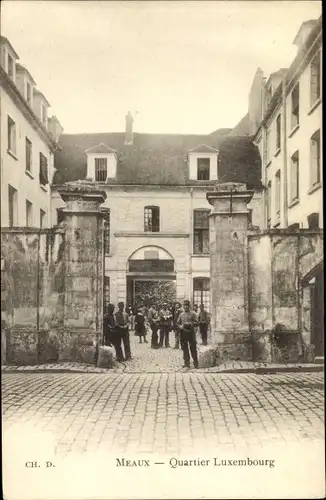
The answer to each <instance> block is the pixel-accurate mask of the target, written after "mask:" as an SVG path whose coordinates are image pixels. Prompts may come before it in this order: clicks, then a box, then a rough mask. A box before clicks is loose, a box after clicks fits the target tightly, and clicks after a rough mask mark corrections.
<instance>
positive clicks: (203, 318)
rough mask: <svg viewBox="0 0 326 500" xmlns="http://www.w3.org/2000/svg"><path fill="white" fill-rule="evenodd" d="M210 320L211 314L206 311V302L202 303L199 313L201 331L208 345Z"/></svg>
mask: <svg viewBox="0 0 326 500" xmlns="http://www.w3.org/2000/svg"><path fill="white" fill-rule="evenodd" d="M209 322H210V318H209V314H208V312H207V311H205V307H204V304H200V312H199V314H198V323H199V331H200V335H201V340H202V343H203V345H207V331H208V325H209Z"/></svg>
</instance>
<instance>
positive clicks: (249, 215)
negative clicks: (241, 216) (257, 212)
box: [248, 208, 252, 226]
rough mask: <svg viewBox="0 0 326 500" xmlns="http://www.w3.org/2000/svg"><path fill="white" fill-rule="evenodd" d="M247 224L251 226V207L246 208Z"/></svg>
mask: <svg viewBox="0 0 326 500" xmlns="http://www.w3.org/2000/svg"><path fill="white" fill-rule="evenodd" d="M248 225H249V226H252V208H249V209H248Z"/></svg>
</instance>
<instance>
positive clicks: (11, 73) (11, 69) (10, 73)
mask: <svg viewBox="0 0 326 500" xmlns="http://www.w3.org/2000/svg"><path fill="white" fill-rule="evenodd" d="M8 76H9V77H10V78H11V79H12V80H13V79H14V60H13V58H12V57H11V55H10V54H8Z"/></svg>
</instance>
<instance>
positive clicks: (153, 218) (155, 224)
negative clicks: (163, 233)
mask: <svg viewBox="0 0 326 500" xmlns="http://www.w3.org/2000/svg"><path fill="white" fill-rule="evenodd" d="M144 231H145V232H150V233H158V232H159V231H160V208H159V207H145V209H144Z"/></svg>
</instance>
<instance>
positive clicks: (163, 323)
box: [159, 302, 172, 347]
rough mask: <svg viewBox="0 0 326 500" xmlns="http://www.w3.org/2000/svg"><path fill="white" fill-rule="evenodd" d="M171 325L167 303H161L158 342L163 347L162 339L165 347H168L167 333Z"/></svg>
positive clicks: (170, 315)
mask: <svg viewBox="0 0 326 500" xmlns="http://www.w3.org/2000/svg"><path fill="white" fill-rule="evenodd" d="M171 327H172V314H171V311H170V310H169V308H168V305H167V303H166V302H165V303H164V304H163V308H162V310H161V311H160V343H159V347H163V341H164V345H165V347H170V343H169V334H170V330H171Z"/></svg>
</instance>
